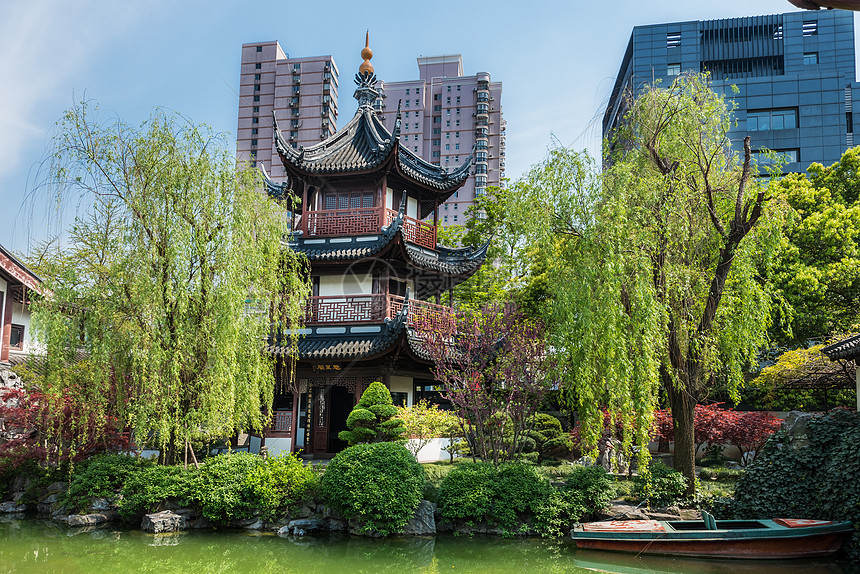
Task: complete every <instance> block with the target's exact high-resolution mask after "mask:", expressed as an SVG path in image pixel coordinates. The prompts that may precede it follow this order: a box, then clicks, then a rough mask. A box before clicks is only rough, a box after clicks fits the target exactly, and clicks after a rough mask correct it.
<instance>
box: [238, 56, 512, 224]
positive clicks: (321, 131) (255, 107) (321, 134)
mask: <svg viewBox="0 0 860 574" xmlns="http://www.w3.org/2000/svg"><path fill="white" fill-rule="evenodd" d="M418 76H419V79H417V80H409V81H403V82H380V83H379V86H380V90H379V91H380V98H379V100H377V102H376V104H375V106H374V108H375V109H376V110H377V114H378V115H379V116H380V117H381V118H382V120H383V122H384V124H385V125H386V127H387V128H388V129H389V130H390V131H393V129H394V120H395V116H396V114H397V107H398V104H399V105H400V110H401V115H402V129H401V136H400V137H401V143H402V145H403V146H405V147H407V148H408V149H409V150H411V151H412V152H414V153H416V154H418V155H419V156H420V157H421V158H422V159H424V160H426V161H428V162H430V163H433V164H435V165H438V166H440V167H443V168H446V169H447V170H448V171H454V170H456V168H457V167H459V166H460V165H462V164H463V163H465V162H466V160H467V159H468V158H469V157H470V156H471V155H472V154H473V153H474V161H473V166H474V167H473V169H472V173H470V175H469V179H468V180H467V181H466V183H465V185H463V187H462V188H460V190H459V191H457V193H456V194H455V195H454V196H452V197H451V198H450V199H449V200H448V201H446V202H445V203H444V204H442V205H441V206H440V207H439V220H438V221H439V224H440V225H443V226H445V225H457V224H463V223H465V221H466V218H465V216H464V212H465V211H466V209H467V208H468V207H469V206H470V205H472V203H474V201H475V197H476V196H480V195H482V194H483V193H485V192H486V189H487V186H504V177H505V120H504V118H503V117H502V105H501V99H502V84H501V82H493V81H491V79H490V74H489V73H487V72H478V73H477V74H475V75H474V76H465V75H463V58H462V56H461V55H459V54H456V55H449V56H434V57H429V58H418ZM337 96H338V70H337V66H336V65H335V63H334V59H333V58H332V57H331V56H316V57H309V58H290V57H289V56H288V55H287V54H286V53H285V52H284V50H283V49H282V48H281V46H280V45H279V44H278V42H275V41H273V42H257V43H252V44H243V45H242V68H241V79H240V84H239V125H238V141H237V157H238V159H239V161H248V162H249V163H250V164H251V165H252V166H256V167H262V168H263V169H265V170H266V172H267V173H268V174H269V177H270V178H271V179H272V180H273V181H275V182H283V181H285V180H286V172H285V171H284V168H283V165H281V162H280V161H277V159H278V156H277V153H276V151H275V144H274V137H273V130H272V116H273V114H274V116H275V117H276V118H277V120H278V125H279V126H280V129H281V132H282V135H284V136H285V139H286V140H287V142H288V143H289V145H290V146H292V147H294V148H297V149H300V148H302V147H304V146H311V145H314V144H316V143H319V142H320V141H321V140H323V139H326V138H328V137H329V136H331V135H332V134H334V133H335V132H336V131H337ZM273 157H274V158H275V160H276V161H274V162H273V161H272V158H273Z"/></svg>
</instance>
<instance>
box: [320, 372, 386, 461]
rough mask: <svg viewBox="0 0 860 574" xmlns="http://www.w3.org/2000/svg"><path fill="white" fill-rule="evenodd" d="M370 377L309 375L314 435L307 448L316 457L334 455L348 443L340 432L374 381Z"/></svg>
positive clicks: (344, 428)
mask: <svg viewBox="0 0 860 574" xmlns="http://www.w3.org/2000/svg"><path fill="white" fill-rule="evenodd" d="M372 380H373V379H372V378H371V377H346V376H341V377H314V378H310V379H308V382H309V384H310V389H309V391H310V392H309V398H310V400H311V402H312V404H311V405H310V406H311V409H310V410H311V416H310V417H308V418H309V419H310V420H308V422H309V423H310V424H311V428H310V429H308V430H309V431H310V432H309V433H308V436H309V437H310V439H311V444H310V447H309V448H308V449H307V452H308V453H310V454H313V455H314V456H315V457H325V456H328V455H333V454H335V453H338V452H340V451H342V450H343V449H345V448H346V447H347V446H349V445H348V444H347V443H346V441H343V440H340V439H339V438H338V436H337V434H338V433H339V432H340V431H342V430H346V419H347V417H349V413H351V412H352V407H354V406H355V404H356V403H357V402H358V399H359V397H360V396H361V392H362V391H363V390H364V389H365V388H366V387H367V385H369V384H370V383H371V382H372Z"/></svg>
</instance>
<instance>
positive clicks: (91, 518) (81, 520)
mask: <svg viewBox="0 0 860 574" xmlns="http://www.w3.org/2000/svg"><path fill="white" fill-rule="evenodd" d="M112 518H113V516H111V515H110V514H108V513H105V512H94V513H92V514H70V515H69V518H68V519H67V520H66V522H67V523H68V525H69V526H95V525H96V524H104V523H105V522H110V520H111V519H112Z"/></svg>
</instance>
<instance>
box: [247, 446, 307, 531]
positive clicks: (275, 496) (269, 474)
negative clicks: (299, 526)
mask: <svg viewBox="0 0 860 574" xmlns="http://www.w3.org/2000/svg"><path fill="white" fill-rule="evenodd" d="M317 486H318V479H317V477H316V475H315V474H314V472H313V470H312V469H311V468H310V467H307V466H305V465H304V464H302V461H301V460H299V459H298V458H297V457H296V456H294V455H281V456H276V457H269V458H266V459H264V460H263V461H262V463H260V464H257V465H256V466H254V467H253V468H251V469H250V470H249V471H248V473H247V474H246V475H245V488H247V491H248V492H247V495H248V497H249V498H250V499H251V501H252V504H253V506H254V507H255V508H257V509H258V510H260V511H261V514H262V516H263V518H267V519H273V518H275V516H276V515H277V514H278V513H283V512H285V511H287V510H289V509H290V508H291V507H294V506H295V505H296V504H297V503H299V502H301V501H302V500H304V499H305V498H307V497H308V495H309V494H310V493H311V492H314V491H315V490H316V488H317Z"/></svg>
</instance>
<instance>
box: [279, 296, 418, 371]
mask: <svg viewBox="0 0 860 574" xmlns="http://www.w3.org/2000/svg"><path fill="white" fill-rule="evenodd" d="M408 312H409V311H408V304H404V306H403V310H402V311H401V312H400V313H398V314H397V316H396V317H395V318H394V319H386V320H385V322H384V323H383V324H378V325H369V326H359V327H351V328H349V329H347V328H346V327H339V328H338V327H335V328H336V329H340V330H342V332H339V333H331V332H329V331H330V330H331V327H318V328H316V329H311V330H310V331H311V333H309V334H305V335H304V336H302V337H301V338H300V339H299V341H298V350H299V354H298V358H299V359H310V360H314V359H328V360H332V359H369V358H372V357H375V356H377V355H379V354H380V353H382V352H384V351H386V350H387V349H389V348H390V347H391V346H393V345H394V344H395V343H396V342H397V341H399V340H400V338H401V334H402V333H403V332H404V331H405V328H406V324H407V314H408ZM373 329H376V331H375V332H356V331H359V330H362V331H369V330H373ZM265 351H266V352H268V353H271V354H273V355H288V354H289V353H290V349H289V346H287V345H284V344H283V340H282V339H281V338H280V337H274V336H273V337H270V339H269V344H268V345H267V346H266V347H265Z"/></svg>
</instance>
